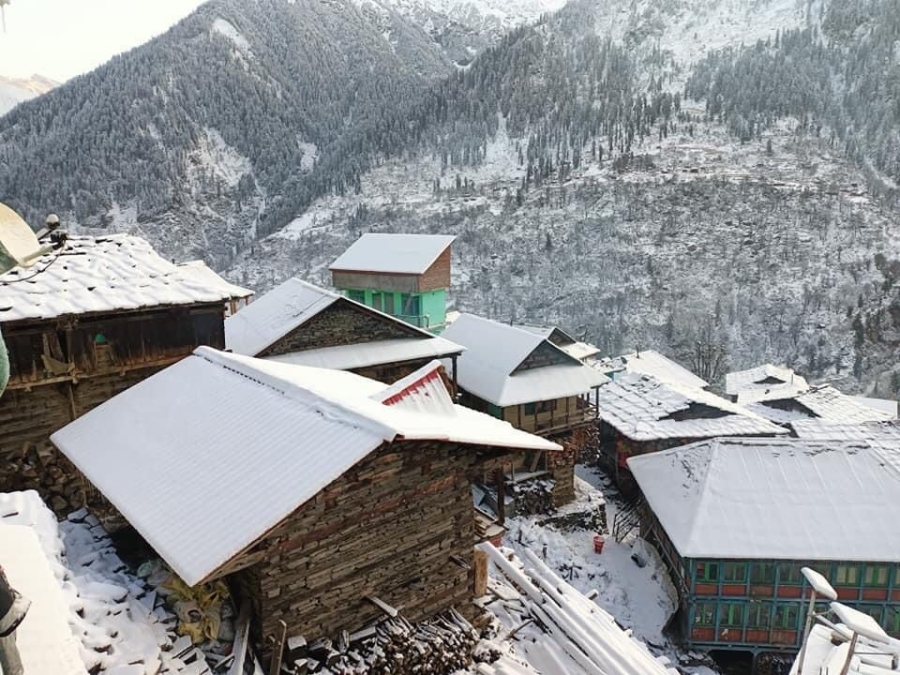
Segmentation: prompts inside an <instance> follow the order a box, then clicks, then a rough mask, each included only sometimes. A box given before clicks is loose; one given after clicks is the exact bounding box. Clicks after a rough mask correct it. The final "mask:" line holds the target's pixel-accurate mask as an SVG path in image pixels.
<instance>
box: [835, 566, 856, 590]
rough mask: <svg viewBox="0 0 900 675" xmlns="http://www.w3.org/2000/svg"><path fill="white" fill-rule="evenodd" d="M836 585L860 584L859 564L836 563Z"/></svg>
mask: <svg viewBox="0 0 900 675" xmlns="http://www.w3.org/2000/svg"><path fill="white" fill-rule="evenodd" d="M833 583H834V585H835V586H859V565H835V566H834V580H833Z"/></svg>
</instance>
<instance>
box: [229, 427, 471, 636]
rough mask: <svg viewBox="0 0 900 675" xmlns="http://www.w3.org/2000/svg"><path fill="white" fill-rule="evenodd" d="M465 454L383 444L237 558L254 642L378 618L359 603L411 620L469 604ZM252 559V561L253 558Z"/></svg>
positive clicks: (423, 445) (440, 446)
mask: <svg viewBox="0 0 900 675" xmlns="http://www.w3.org/2000/svg"><path fill="white" fill-rule="evenodd" d="M478 461H479V460H478V455H477V453H476V452H474V450H473V449H472V448H464V447H459V446H456V445H453V444H445V443H427V442H402V441H401V442H395V443H394V444H391V445H385V446H384V447H382V448H381V449H379V450H378V451H376V452H375V453H373V454H372V455H370V456H369V458H367V459H366V460H364V461H363V462H362V463H360V464H358V465H356V466H355V467H354V468H353V469H351V470H350V471H348V472H347V473H346V474H344V476H342V477H341V478H339V479H338V480H336V481H335V482H333V483H332V484H331V485H330V486H329V487H328V488H326V489H325V490H323V491H322V492H320V493H319V494H318V495H317V496H316V497H315V499H314V500H313V501H311V502H309V503H308V504H306V505H305V506H304V507H302V508H301V509H299V510H298V511H296V512H295V513H294V514H292V515H291V516H290V517H289V518H288V519H287V520H285V521H284V522H283V523H281V524H280V525H279V526H278V527H277V528H276V530H274V531H273V532H272V533H271V534H270V535H269V536H268V537H267V538H266V540H265V541H263V542H262V543H261V545H260V546H259V547H257V548H256V549H255V550H254V551H252V552H250V553H248V554H247V556H246V559H247V560H255V561H258V562H256V565H255V566H254V567H253V568H252V569H250V570H244V571H242V572H239V573H238V574H237V575H236V578H237V579H238V580H239V587H240V589H241V593H242V594H243V595H244V597H247V596H248V595H249V596H250V597H252V598H254V599H253V600H252V602H253V603H254V604H256V606H258V607H259V614H257V615H256V619H255V621H254V625H253V635H254V639H255V641H256V642H257V644H261V643H260V641H261V640H262V639H263V638H264V637H265V636H267V635H269V634H272V633H274V632H275V631H276V628H277V622H278V621H279V620H284V621H285V622H286V623H287V625H288V634H289V635H297V634H302V635H304V636H306V637H307V639H314V638H317V637H321V636H329V637H335V636H336V635H337V634H338V633H339V632H340V631H341V630H349V631H353V630H357V629H360V628H362V627H364V626H366V625H368V624H370V623H371V622H372V621H373V620H375V619H377V618H378V617H379V616H381V614H382V613H381V610H379V609H378V608H376V607H375V606H374V605H373V604H372V603H370V602H368V601H367V600H366V599H365V597H366V596H367V595H373V596H377V597H378V598H380V599H381V600H383V601H384V602H387V603H389V604H390V605H392V606H394V607H397V608H398V609H402V612H403V615H404V616H405V617H406V618H407V619H409V620H411V621H418V620H421V619H424V618H427V617H429V616H432V615H434V614H436V613H438V612H441V611H443V610H446V609H448V608H449V607H456V608H457V609H460V610H462V611H464V612H465V610H466V606H467V605H468V604H469V601H470V600H471V598H472V597H473V596H472V593H473V591H472V582H473V579H472V577H471V572H470V571H468V570H466V569H464V568H463V567H462V566H460V565H459V564H457V563H456V562H454V561H453V560H452V559H451V557H452V556H456V557H457V558H459V559H460V560H463V561H466V562H467V563H469V564H471V562H472V555H473V543H474V541H475V522H474V516H473V509H472V494H471V487H470V480H469V475H470V474H471V473H472V472H473V470H474V466H475V465H476V464H477V462H478ZM260 558H261V559H260Z"/></svg>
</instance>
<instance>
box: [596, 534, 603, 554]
mask: <svg viewBox="0 0 900 675" xmlns="http://www.w3.org/2000/svg"><path fill="white" fill-rule="evenodd" d="M603 544H604V541H603V537H601V536H600V535H599V534H598V535H595V536H594V553H603Z"/></svg>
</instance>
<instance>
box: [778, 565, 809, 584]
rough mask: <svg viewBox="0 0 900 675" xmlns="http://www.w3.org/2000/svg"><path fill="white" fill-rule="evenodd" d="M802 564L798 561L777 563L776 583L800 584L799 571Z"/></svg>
mask: <svg viewBox="0 0 900 675" xmlns="http://www.w3.org/2000/svg"><path fill="white" fill-rule="evenodd" d="M801 567H802V565H800V564H799V563H779V564H778V585H779V586H802V585H803V573H802V572H800V569H801Z"/></svg>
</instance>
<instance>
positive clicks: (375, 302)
mask: <svg viewBox="0 0 900 675" xmlns="http://www.w3.org/2000/svg"><path fill="white" fill-rule="evenodd" d="M372 307H374V308H375V309H377V310H378V311H379V312H381V311H383V310H384V294H383V293H372Z"/></svg>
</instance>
